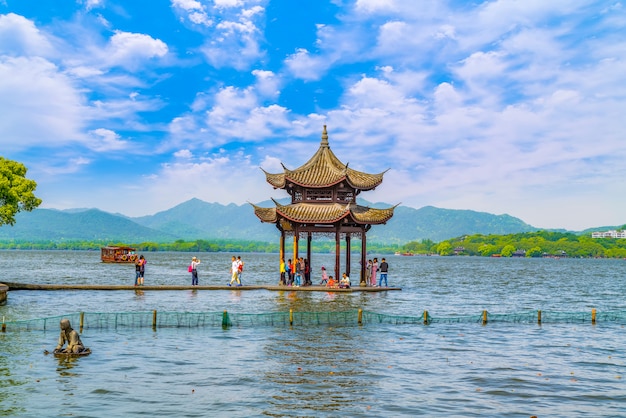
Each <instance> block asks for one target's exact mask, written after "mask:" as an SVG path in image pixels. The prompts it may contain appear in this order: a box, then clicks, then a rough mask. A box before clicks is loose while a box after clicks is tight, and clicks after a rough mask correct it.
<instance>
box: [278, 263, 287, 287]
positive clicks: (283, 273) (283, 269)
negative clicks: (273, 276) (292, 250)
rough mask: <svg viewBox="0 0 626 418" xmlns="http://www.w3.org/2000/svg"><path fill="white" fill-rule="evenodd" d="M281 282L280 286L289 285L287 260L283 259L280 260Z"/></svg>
mask: <svg viewBox="0 0 626 418" xmlns="http://www.w3.org/2000/svg"><path fill="white" fill-rule="evenodd" d="M279 270H280V281H279V282H278V284H280V285H283V286H284V285H286V284H287V281H286V280H287V278H286V273H287V270H285V259H284V258H281V259H280V269H279Z"/></svg>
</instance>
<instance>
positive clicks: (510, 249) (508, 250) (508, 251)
mask: <svg viewBox="0 0 626 418" xmlns="http://www.w3.org/2000/svg"><path fill="white" fill-rule="evenodd" d="M514 252H515V247H514V246H512V245H511V244H509V245H505V246H504V248H502V251H500V255H501V256H502V257H511V256H512V255H513V253H514Z"/></svg>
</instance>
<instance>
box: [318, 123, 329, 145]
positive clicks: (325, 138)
mask: <svg viewBox="0 0 626 418" xmlns="http://www.w3.org/2000/svg"><path fill="white" fill-rule="evenodd" d="M320 145H321V146H322V147H328V133H327V132H326V125H324V131H322V142H321V144H320Z"/></svg>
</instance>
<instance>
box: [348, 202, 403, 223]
mask: <svg viewBox="0 0 626 418" xmlns="http://www.w3.org/2000/svg"><path fill="white" fill-rule="evenodd" d="M395 208H396V207H395V206H393V207H390V208H385V209H375V208H370V207H366V206H355V207H354V208H353V209H352V217H353V218H354V220H355V221H356V222H357V223H361V224H374V225H377V224H384V223H386V222H387V221H388V220H389V219H391V217H392V216H393V212H394V209H395Z"/></svg>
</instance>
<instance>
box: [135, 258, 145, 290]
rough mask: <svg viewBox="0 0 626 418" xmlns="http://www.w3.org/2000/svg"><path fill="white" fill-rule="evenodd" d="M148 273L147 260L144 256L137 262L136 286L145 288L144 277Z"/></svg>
mask: <svg viewBox="0 0 626 418" xmlns="http://www.w3.org/2000/svg"><path fill="white" fill-rule="evenodd" d="M145 271H146V259H145V258H143V255H142V256H140V257H139V258H138V259H137V260H136V261H135V286H143V275H144V273H145Z"/></svg>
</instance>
